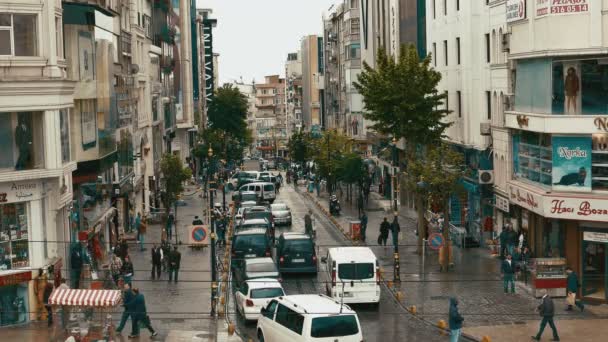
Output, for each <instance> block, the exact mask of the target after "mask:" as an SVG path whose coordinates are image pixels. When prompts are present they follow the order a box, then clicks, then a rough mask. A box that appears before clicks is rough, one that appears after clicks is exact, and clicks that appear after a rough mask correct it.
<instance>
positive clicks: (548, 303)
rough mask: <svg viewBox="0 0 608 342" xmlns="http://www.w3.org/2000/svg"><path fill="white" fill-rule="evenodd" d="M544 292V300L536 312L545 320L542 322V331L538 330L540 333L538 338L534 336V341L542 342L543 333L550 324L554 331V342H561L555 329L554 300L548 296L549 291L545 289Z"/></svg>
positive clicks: (537, 335)
mask: <svg viewBox="0 0 608 342" xmlns="http://www.w3.org/2000/svg"><path fill="white" fill-rule="evenodd" d="M542 291H543V299H542V302H541V303H540V305H539V306H538V308H537V309H536V310H537V311H538V313H539V314H540V316H541V317H542V318H543V319H542V321H541V322H540V329H539V330H538V333H537V334H536V336H532V339H533V340H535V341H540V337H541V336H542V335H543V331H544V330H545V327H546V326H547V323H549V326H550V327H551V330H553V340H552V341H559V335H558V334H557V328H556V327H555V322H553V316H554V315H555V306H554V305H553V299H551V297H549V294H547V290H544V289H543V290H542Z"/></svg>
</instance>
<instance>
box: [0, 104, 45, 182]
mask: <svg viewBox="0 0 608 342" xmlns="http://www.w3.org/2000/svg"><path fill="white" fill-rule="evenodd" d="M43 143H44V132H43V126H42V113H41V112H19V113H2V112H0V146H2V147H3V150H2V153H0V170H1V169H9V170H10V171H13V170H16V171H20V170H31V169H36V168H41V167H43V166H44V153H43V148H44V145H43Z"/></svg>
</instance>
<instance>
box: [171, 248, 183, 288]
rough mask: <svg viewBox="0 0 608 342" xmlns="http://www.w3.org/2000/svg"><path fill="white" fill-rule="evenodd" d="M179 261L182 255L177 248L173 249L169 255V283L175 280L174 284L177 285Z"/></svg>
mask: <svg viewBox="0 0 608 342" xmlns="http://www.w3.org/2000/svg"><path fill="white" fill-rule="evenodd" d="M181 260H182V255H181V254H180V252H179V251H178V250H177V246H175V247H173V251H171V253H170V254H169V282H171V280H173V279H174V278H175V282H176V283H177V277H178V274H179V267H180V263H181Z"/></svg>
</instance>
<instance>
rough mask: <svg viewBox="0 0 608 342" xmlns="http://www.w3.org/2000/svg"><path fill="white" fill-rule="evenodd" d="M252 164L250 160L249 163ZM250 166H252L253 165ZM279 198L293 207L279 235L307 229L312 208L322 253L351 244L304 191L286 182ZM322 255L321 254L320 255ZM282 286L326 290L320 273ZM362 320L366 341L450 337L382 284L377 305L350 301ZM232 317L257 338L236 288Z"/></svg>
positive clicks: (298, 291) (308, 291)
mask: <svg viewBox="0 0 608 342" xmlns="http://www.w3.org/2000/svg"><path fill="white" fill-rule="evenodd" d="M250 164H251V163H250ZM254 167H255V166H253V167H252V166H250V168H249V169H254ZM277 202H284V203H286V204H287V205H289V207H290V208H291V210H292V217H293V224H292V226H291V227H278V228H277V233H276V234H277V236H278V235H279V234H280V233H281V232H283V231H304V215H305V213H306V212H307V211H308V209H312V210H313V213H314V216H315V227H316V230H317V240H316V244H317V248H318V254H317V255H319V256H323V255H326V253H327V249H328V246H329V247H333V246H340V245H344V246H346V245H348V242H347V241H346V240H345V238H344V237H343V236H342V235H341V234H340V233H339V232H338V231H336V229H335V228H333V227H332V226H331V223H330V221H329V220H328V219H327V218H325V217H324V216H323V213H322V212H321V211H320V210H318V209H317V208H316V207H314V206H313V204H312V203H310V201H309V200H307V199H306V198H305V197H304V196H303V195H301V194H300V193H299V192H297V191H295V190H294V188H293V186H291V185H284V186H283V187H282V188H281V193H280V194H279V196H278V198H277ZM319 258H320V257H319ZM283 287H284V289H285V292H286V293H287V294H288V295H290V294H316V293H324V292H325V290H324V288H323V285H322V284H321V283H320V279H319V278H318V276H314V275H293V276H283ZM351 308H352V309H354V310H355V311H356V312H357V314H358V316H359V319H360V321H361V325H362V330H363V337H364V339H365V341H367V342H371V341H385V342H387V341H447V340H448V337H442V336H440V335H439V332H438V331H437V330H436V329H434V328H432V327H430V326H429V325H428V324H426V323H423V322H421V321H420V320H418V319H416V318H414V317H412V316H411V315H410V314H409V313H407V312H406V311H405V310H404V309H403V307H401V306H400V305H399V304H398V303H397V302H396V301H395V300H394V299H393V298H392V295H391V294H390V293H388V291H387V290H386V289H385V288H383V290H382V294H381V298H380V305H379V306H378V307H377V308H374V307H373V306H370V305H351ZM227 312H228V314H229V318H230V320H231V321H233V322H235V323H236V326H237V332H238V334H239V335H241V337H242V338H243V339H244V340H245V341H247V340H248V339H249V338H251V339H253V341H257V336H256V335H257V334H256V324H255V322H254V323H245V322H244V320H243V319H242V318H241V316H240V315H239V314H238V313H236V307H235V304H234V292H232V291H231V296H230V297H229V300H228V310H227Z"/></svg>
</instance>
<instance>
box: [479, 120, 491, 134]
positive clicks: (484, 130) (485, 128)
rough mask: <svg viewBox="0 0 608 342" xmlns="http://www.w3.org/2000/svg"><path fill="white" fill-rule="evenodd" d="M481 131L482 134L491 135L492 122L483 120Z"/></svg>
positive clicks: (480, 125) (480, 126)
mask: <svg viewBox="0 0 608 342" xmlns="http://www.w3.org/2000/svg"><path fill="white" fill-rule="evenodd" d="M479 133H480V134H481V135H491V134H492V130H491V128H490V123H489V122H482V123H481V124H479Z"/></svg>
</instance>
